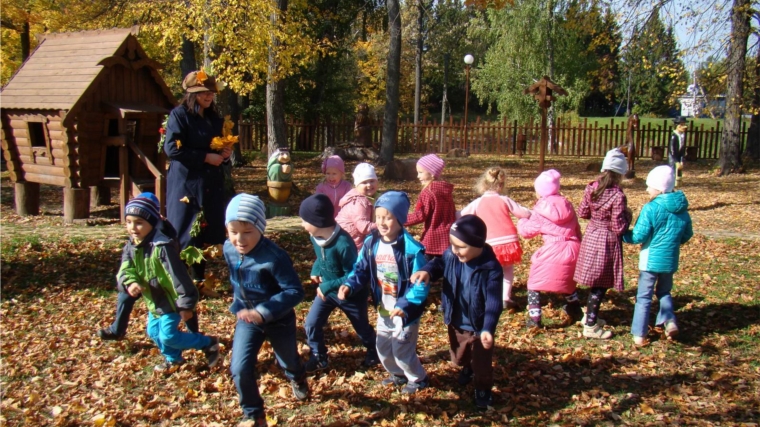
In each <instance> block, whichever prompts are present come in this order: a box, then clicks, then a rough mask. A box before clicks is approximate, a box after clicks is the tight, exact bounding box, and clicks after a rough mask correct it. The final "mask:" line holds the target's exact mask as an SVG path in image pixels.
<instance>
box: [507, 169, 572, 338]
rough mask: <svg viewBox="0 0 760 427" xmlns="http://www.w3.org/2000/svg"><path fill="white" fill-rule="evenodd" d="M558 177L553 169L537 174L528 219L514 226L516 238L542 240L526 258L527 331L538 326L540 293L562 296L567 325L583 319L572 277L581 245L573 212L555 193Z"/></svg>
mask: <svg viewBox="0 0 760 427" xmlns="http://www.w3.org/2000/svg"><path fill="white" fill-rule="evenodd" d="M559 179H560V174H559V172H557V171H556V170H554V169H550V170H548V171H545V172H543V173H541V175H539V176H538V178H536V181H535V183H534V188H535V189H536V196H537V197H538V201H537V202H536V205H535V206H534V207H533V213H532V215H531V216H530V219H521V220H520V221H519V222H518V223H517V231H518V232H519V233H520V236H522V237H524V238H526V239H530V238H533V237H535V236H537V235H539V234H540V235H541V236H542V237H543V238H544V245H543V246H541V247H540V248H539V249H538V250H537V251H536V252H535V253H534V254H533V257H531V259H530V262H531V264H530V276H529V277H528V316H529V317H528V321H527V325H528V327H529V328H532V327H541V299H540V297H541V294H540V292H556V293H559V294H564V295H565V300H566V301H567V305H565V306H564V307H563V309H564V311H565V314H567V317H568V322H567V323H570V324H572V323H575V322H577V321H579V320H581V318H582V317H583V311H582V310H581V305H580V301H579V299H578V292H576V289H575V281H574V280H573V274H574V273H575V263H576V261H577V260H578V252H579V251H580V246H581V227H580V225H579V224H578V217H576V216H575V209H574V208H573V204H572V203H570V201H568V200H567V199H566V198H565V197H563V196H562V195H560V194H559Z"/></svg>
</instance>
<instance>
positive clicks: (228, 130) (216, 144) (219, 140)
mask: <svg viewBox="0 0 760 427" xmlns="http://www.w3.org/2000/svg"><path fill="white" fill-rule="evenodd" d="M233 127H235V123H233V122H232V120H230V116H229V115H226V116H224V125H222V136H216V137H214V139H212V140H211V149H212V150H216V151H222V150H224V149H225V148H232V146H233V145H235V144H237V142H238V137H237V136H235V135H233V134H232V128H233Z"/></svg>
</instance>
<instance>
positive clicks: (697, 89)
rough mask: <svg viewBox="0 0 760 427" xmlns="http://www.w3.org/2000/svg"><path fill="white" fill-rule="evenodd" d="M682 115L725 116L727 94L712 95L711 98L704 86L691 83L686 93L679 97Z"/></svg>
mask: <svg viewBox="0 0 760 427" xmlns="http://www.w3.org/2000/svg"><path fill="white" fill-rule="evenodd" d="M678 102H679V103H680V104H681V115H682V116H684V117H710V116H713V117H715V118H720V117H723V115H724V114H725V112H726V97H725V95H716V96H712V97H710V98H709V99H708V98H707V96H706V95H705V91H704V90H702V87H701V86H699V85H695V84H690V85H689V88H688V89H687V90H686V93H685V94H683V95H681V96H679V97H678Z"/></svg>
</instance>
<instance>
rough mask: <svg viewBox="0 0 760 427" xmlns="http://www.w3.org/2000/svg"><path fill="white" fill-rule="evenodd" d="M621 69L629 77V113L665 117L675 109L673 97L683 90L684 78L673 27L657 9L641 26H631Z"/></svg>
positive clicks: (684, 85)
mask: <svg viewBox="0 0 760 427" xmlns="http://www.w3.org/2000/svg"><path fill="white" fill-rule="evenodd" d="M623 69H624V70H625V74H627V75H628V76H629V78H630V82H629V84H630V97H631V100H632V102H633V104H634V107H633V111H632V112H634V113H638V114H656V115H659V116H667V115H668V113H669V110H670V109H672V108H674V107H675V106H676V96H677V95H678V94H680V93H683V91H684V90H685V89H686V78H687V76H686V72H685V67H684V65H683V62H682V61H681V59H680V56H679V51H678V46H677V44H676V40H675V35H674V32H673V28H672V27H670V28H668V27H666V26H665V24H664V23H663V22H662V19H661V18H660V12H659V8H655V9H654V11H653V12H652V14H651V16H650V17H649V19H648V20H647V21H646V22H645V23H644V25H643V26H641V27H638V26H635V27H634V29H633V34H632V36H631V40H630V41H629V42H628V44H627V45H626V48H625V50H624V52H623ZM622 95H624V94H623V93H621V96H622Z"/></svg>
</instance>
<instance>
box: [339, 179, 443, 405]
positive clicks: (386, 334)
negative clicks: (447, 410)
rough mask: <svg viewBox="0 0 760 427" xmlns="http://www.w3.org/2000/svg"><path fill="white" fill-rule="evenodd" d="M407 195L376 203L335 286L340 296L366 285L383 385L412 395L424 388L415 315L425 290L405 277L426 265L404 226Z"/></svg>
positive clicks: (421, 250) (387, 195) (422, 251)
mask: <svg viewBox="0 0 760 427" xmlns="http://www.w3.org/2000/svg"><path fill="white" fill-rule="evenodd" d="M408 212H409V197H407V195H406V193H403V192H399V191H388V192H387V193H385V194H383V195H382V196H380V197H379V198H378V199H377V201H376V202H375V224H376V225H377V230H374V231H372V234H370V235H369V236H368V237H367V238H366V239H365V240H364V246H362V250H361V253H360V254H359V259H358V260H357V261H356V264H355V265H354V270H353V272H352V273H351V274H350V275H349V277H348V281H347V282H346V284H345V285H342V286H341V287H340V289H339V290H338V299H340V300H345V299H346V298H347V297H348V296H349V295H355V294H357V293H359V292H361V291H362V289H364V288H365V287H369V289H370V295H371V297H372V303H373V304H374V305H375V307H377V314H378V316H377V354H378V357H379V358H380V362H381V363H382V364H383V367H384V368H385V370H386V371H388V372H389V373H390V374H391V376H390V377H389V378H386V379H384V380H383V381H382V384H383V385H386V386H387V385H390V384H395V385H396V386H399V387H400V386H404V387H403V388H402V390H401V392H402V393H405V394H413V393H415V392H417V390H420V389H423V388H425V387H427V386H428V383H429V379H428V376H427V373H426V372H425V368H423V367H422V363H421V362H420V358H419V357H418V356H417V339H418V338H419V328H420V316H422V312H423V309H424V304H425V300H426V299H427V296H428V292H429V291H430V288H429V286H428V285H427V284H424V283H422V284H420V283H412V282H411V281H410V280H409V278H410V277H411V276H412V274H413V273H415V272H416V271H417V270H419V269H420V268H421V267H422V266H423V265H425V248H424V247H423V246H422V244H420V243H419V242H417V241H416V240H414V238H413V237H412V235H411V234H409V232H407V231H406V230H404V226H403V224H404V223H405V222H406V217H407V214H408Z"/></svg>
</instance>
